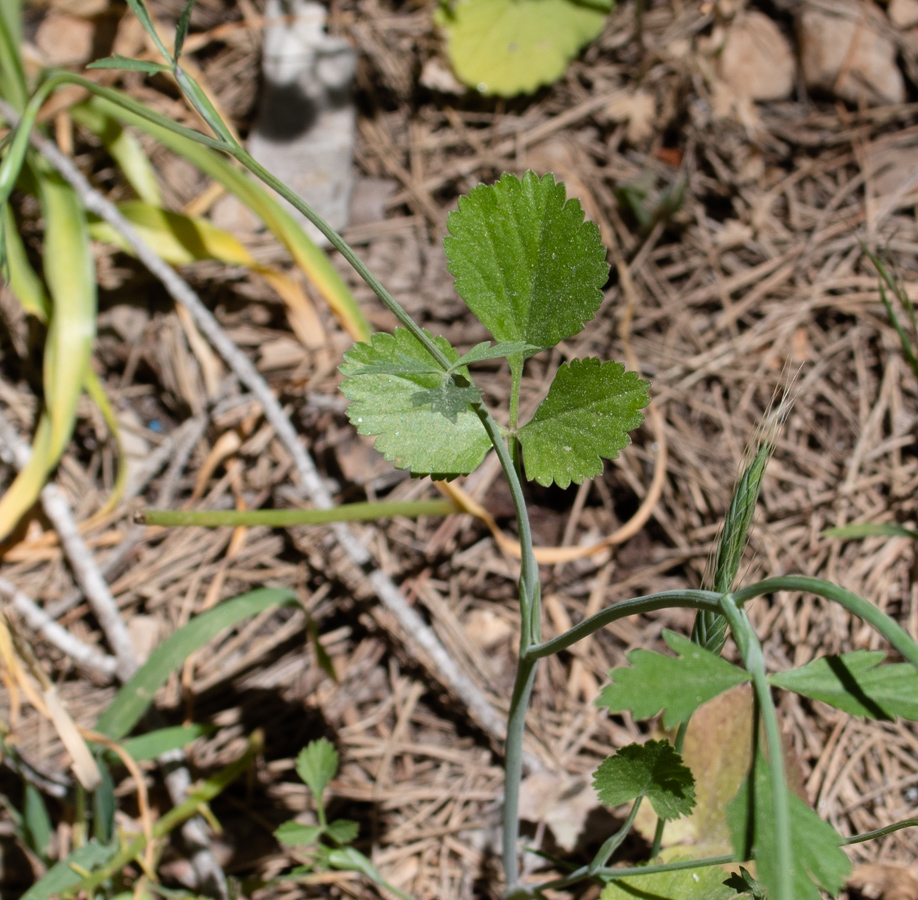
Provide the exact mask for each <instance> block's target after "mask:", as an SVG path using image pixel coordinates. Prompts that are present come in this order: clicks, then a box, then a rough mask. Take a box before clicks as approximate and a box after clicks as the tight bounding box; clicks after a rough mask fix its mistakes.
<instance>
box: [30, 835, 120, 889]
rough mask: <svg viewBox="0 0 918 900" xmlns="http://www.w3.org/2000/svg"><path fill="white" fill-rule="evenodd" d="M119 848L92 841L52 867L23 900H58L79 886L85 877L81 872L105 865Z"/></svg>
mask: <svg viewBox="0 0 918 900" xmlns="http://www.w3.org/2000/svg"><path fill="white" fill-rule="evenodd" d="M118 849H119V848H118V846H117V845H115V846H107V847H103V846H102V845H101V844H98V843H96V842H95V841H90V842H89V843H88V844H84V845H83V846H82V847H79V848H78V849H76V850H74V851H73V852H72V853H71V854H70V855H69V856H68V857H67V858H66V859H62V860H61V861H60V862H59V863H57V864H56V865H54V866H52V867H51V868H50V869H48V871H47V872H46V873H45V874H44V875H43V876H42V877H41V878H40V879H39V880H38V881H37V882H35V884H33V885H32V887H30V888H29V889H28V890H27V891H26V892H25V893H24V894H23V895H22V897H21V900H58V898H59V897H60V896H61V895H62V894H63V892H64V891H65V890H67V888H72V887H75V886H76V885H78V884H79V883H80V882H81V881H82V880H83V876H82V875H81V874H80V872H83V871H86V870H91V869H94V868H95V867H96V866H101V865H104V864H105V863H106V862H108V861H109V860H110V859H111V858H112V857H113V856H114V855H115V854H116V853H117V852H118Z"/></svg>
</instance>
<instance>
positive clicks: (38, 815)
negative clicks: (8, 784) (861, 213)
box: [22, 781, 54, 860]
mask: <svg viewBox="0 0 918 900" xmlns="http://www.w3.org/2000/svg"><path fill="white" fill-rule="evenodd" d="M22 831H23V836H24V838H25V841H26V845H27V846H28V848H29V849H30V850H31V851H32V852H33V853H34V854H35V855H36V856H37V857H38V858H39V859H41V860H47V859H48V851H49V850H50V848H51V834H52V833H53V831H54V826H53V825H52V824H51V816H50V815H48V807H47V806H45V799H44V797H42V795H41V791H39V790H38V788H37V787H35V785H33V784H31V783H30V782H28V781H26V782H24V784H23V801H22Z"/></svg>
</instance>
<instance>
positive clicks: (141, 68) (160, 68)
mask: <svg viewBox="0 0 918 900" xmlns="http://www.w3.org/2000/svg"><path fill="white" fill-rule="evenodd" d="M86 68H87V69H119V70H125V71H128V72H143V73H144V75H157V74H159V73H160V72H171V71H172V70H171V69H170V67H169V66H165V65H163V64H162V63H156V62H152V61H151V60H148V59H131V58H130V57H129V56H119V55H118V54H117V53H113V54H112V55H111V56H106V57H105V59H97V60H96V61H95V62H91V63H89V65H88V66H86Z"/></svg>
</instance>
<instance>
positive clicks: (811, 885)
mask: <svg viewBox="0 0 918 900" xmlns="http://www.w3.org/2000/svg"><path fill="white" fill-rule="evenodd" d="M785 790H786V789H785ZM771 791H772V779H771V768H770V766H769V765H768V763H767V762H766V760H765V758H764V756H763V755H762V753H761V751H757V752H756V755H755V761H754V763H753V772H752V774H751V775H750V777H749V778H747V779H746V782H745V783H744V784H743V787H742V788H740V791H739V793H738V794H737V796H736V799H735V800H734V801H733V802H732V803H731V804H730V806H729V808H728V810H727V815H728V817H729V821H730V831H731V834H732V837H733V846H734V849H735V851H736V854H737V856H739V857H740V858H741V859H749V858H750V855H754V857H755V863H756V877H757V878H758V879H759V880H760V881H761V882H762V884H763V885H765V889H766V891H767V892H768V895H769V896H773V894H774V891H775V886H776V885H777V884H778V872H777V840H776V836H775V827H774V807H773V804H772V796H771ZM750 792H751V793H752V794H753V796H752V798H751V800H750V796H749V795H750ZM788 802H789V805H790V826H791V846H792V847H793V851H794V864H793V873H792V878H793V885H794V898H795V900H819V897H820V894H819V888H821V889H822V890H824V891H827V892H828V893H830V894H831V895H832V896H833V897H836V896H838V892H839V891H840V890H841V889H842V887H844V884H845V879H846V878H847V876H848V872H849V871H850V870H851V863H850V862H849V860H848V857H847V856H846V855H845V853H844V851H843V850H842V849H841V844H842V837H841V835H839V834H838V832H836V831H835V829H834V828H832V826H831V825H829V824H828V823H827V822H823V821H822V819H820V818H819V816H817V815H816V813H815V812H813V810H812V809H810V807H809V806H807V804H806V803H804V802H803V801H802V800H801V799H800V798H799V797H798V796H797V795H796V794H794V793H792V792H790V791H789V792H788ZM750 813H751V815H750ZM817 885H818V888H817Z"/></svg>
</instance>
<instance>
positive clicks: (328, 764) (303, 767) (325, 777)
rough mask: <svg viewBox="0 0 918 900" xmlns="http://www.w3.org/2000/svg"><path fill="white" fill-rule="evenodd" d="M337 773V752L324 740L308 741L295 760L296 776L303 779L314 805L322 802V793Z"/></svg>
mask: <svg viewBox="0 0 918 900" xmlns="http://www.w3.org/2000/svg"><path fill="white" fill-rule="evenodd" d="M337 771H338V751H337V750H336V749H335V748H334V746H333V745H332V744H331V742H330V741H328V740H326V739H325V738H319V739H318V740H316V741H310V742H309V743H308V744H307V745H306V746H305V747H304V748H303V749H302V750H300V753H299V755H298V756H297V758H296V774H297V775H299V776H300V778H302V779H303V783H304V784H305V785H306V786H307V787H308V788H309V790H310V792H311V793H312V796H313V797H315V799H316V803H321V802H322V793H323V792H324V790H325V788H326V787H328V782H329V781H331V780H332V778H334V777H335V772H337Z"/></svg>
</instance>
